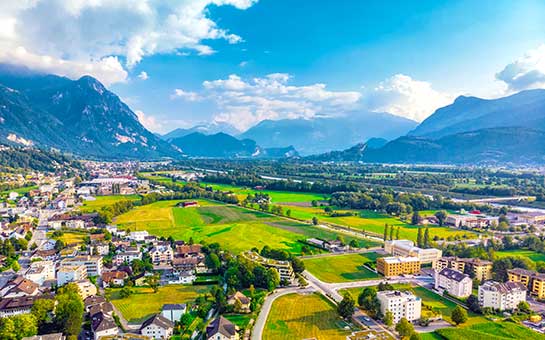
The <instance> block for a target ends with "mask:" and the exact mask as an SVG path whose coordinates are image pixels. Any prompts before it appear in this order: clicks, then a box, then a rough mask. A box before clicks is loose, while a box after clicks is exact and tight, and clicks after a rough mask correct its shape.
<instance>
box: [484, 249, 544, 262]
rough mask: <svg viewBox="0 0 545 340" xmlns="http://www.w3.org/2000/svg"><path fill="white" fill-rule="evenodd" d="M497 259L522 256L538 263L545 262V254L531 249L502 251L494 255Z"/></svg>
mask: <svg viewBox="0 0 545 340" xmlns="http://www.w3.org/2000/svg"><path fill="white" fill-rule="evenodd" d="M494 254H495V256H496V257H497V258H502V257H506V256H522V257H527V258H529V259H530V260H532V261H534V262H536V261H545V254H541V253H538V252H537V251H533V250H529V249H514V250H502V251H497V252H495V253H494Z"/></svg>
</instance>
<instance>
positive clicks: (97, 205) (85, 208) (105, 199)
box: [80, 195, 141, 212]
mask: <svg viewBox="0 0 545 340" xmlns="http://www.w3.org/2000/svg"><path fill="white" fill-rule="evenodd" d="M140 198H141V197H140V195H112V196H96V197H95V200H89V201H83V205H82V206H81V208H80V210H81V211H82V212H92V211H99V210H100V209H102V207H107V206H110V205H113V204H115V203H116V202H120V201H139V200H140Z"/></svg>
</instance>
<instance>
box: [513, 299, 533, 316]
mask: <svg viewBox="0 0 545 340" xmlns="http://www.w3.org/2000/svg"><path fill="white" fill-rule="evenodd" d="M517 309H518V310H519V312H522V313H524V314H529V313H531V312H532V310H531V309H530V305H529V304H528V302H526V301H521V302H519V304H518V305H517Z"/></svg>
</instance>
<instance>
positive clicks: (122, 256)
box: [113, 250, 142, 266]
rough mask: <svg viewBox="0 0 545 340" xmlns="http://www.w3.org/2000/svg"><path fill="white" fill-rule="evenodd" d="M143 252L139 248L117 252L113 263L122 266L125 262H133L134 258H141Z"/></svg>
mask: <svg viewBox="0 0 545 340" xmlns="http://www.w3.org/2000/svg"><path fill="white" fill-rule="evenodd" d="M141 259H142V253H141V252H140V251H139V250H126V251H123V252H121V253H118V254H115V256H114V259H113V263H114V264H115V265H116V266H120V265H122V264H123V263H125V262H126V263H129V264H130V263H132V261H134V260H141Z"/></svg>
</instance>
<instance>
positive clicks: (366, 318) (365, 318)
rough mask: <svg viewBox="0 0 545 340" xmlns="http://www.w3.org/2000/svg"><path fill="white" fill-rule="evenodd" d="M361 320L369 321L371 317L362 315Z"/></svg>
mask: <svg viewBox="0 0 545 340" xmlns="http://www.w3.org/2000/svg"><path fill="white" fill-rule="evenodd" d="M363 320H365V321H367V322H369V321H371V318H369V317H368V316H364V317H363Z"/></svg>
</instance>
